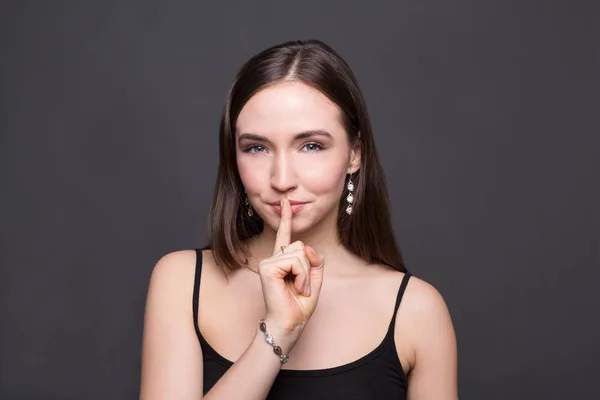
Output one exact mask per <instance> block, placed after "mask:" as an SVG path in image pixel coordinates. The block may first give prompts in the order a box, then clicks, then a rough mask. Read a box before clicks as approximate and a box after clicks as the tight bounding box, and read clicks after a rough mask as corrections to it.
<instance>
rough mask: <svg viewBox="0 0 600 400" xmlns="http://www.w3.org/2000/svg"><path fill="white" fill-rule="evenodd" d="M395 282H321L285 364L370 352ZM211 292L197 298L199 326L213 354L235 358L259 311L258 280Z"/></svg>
mask: <svg viewBox="0 0 600 400" xmlns="http://www.w3.org/2000/svg"><path fill="white" fill-rule="evenodd" d="M399 284H400V281H399V280H398V281H395V280H393V279H392V280H389V279H388V280H373V281H371V282H369V281H366V282H365V281H360V280H357V279H354V280H352V279H348V280H340V281H330V282H328V285H326V284H325V283H324V284H323V290H322V291H321V294H320V297H319V303H318V305H317V308H316V310H315V313H314V314H313V316H312V317H311V319H310V320H309V322H308V324H307V326H306V328H305V329H304V331H303V333H302V335H301V337H300V339H299V340H298V342H297V343H296V346H295V347H294V350H293V357H291V358H290V361H289V362H288V363H287V364H286V366H285V368H286V369H291V370H316V369H326V368H332V367H335V366H342V365H346V364H349V363H352V362H354V361H356V360H359V359H361V358H362V357H364V356H365V355H368V354H369V353H371V352H372V351H373V350H374V349H376V348H377V347H378V346H380V345H381V343H382V341H383V340H384V338H385V337H386V335H387V333H388V331H389V328H390V322H391V320H392V317H393V314H394V304H395V299H396V294H397V290H398V286H399ZM217 293H219V297H218V298H211V299H207V300H206V301H204V299H202V300H203V301H201V302H200V303H201V304H200V315H201V317H200V321H199V325H200V330H201V331H202V334H203V336H204V337H205V339H206V341H207V342H208V343H209V344H210V345H211V346H212V347H213V349H214V350H215V351H216V352H217V353H219V354H220V355H221V356H222V357H224V358H226V359H228V360H231V361H235V360H237V359H238V358H239V357H240V356H241V354H243V352H244V351H245V350H246V348H247V347H248V345H249V344H250V342H251V341H252V339H253V338H254V335H255V334H256V328H257V323H258V320H259V319H260V318H262V317H263V316H264V313H265V307H264V302H263V297H262V290H261V287H260V282H258V281H257V282H256V284H255V285H236V284H235V282H234V283H232V284H231V286H229V287H226V288H221V290H220V291H218V292H217ZM276 339H277V338H275V340H276ZM392 350H393V348H392ZM400 358H401V359H402V358H404V356H403V355H402V354H401V355H400Z"/></svg>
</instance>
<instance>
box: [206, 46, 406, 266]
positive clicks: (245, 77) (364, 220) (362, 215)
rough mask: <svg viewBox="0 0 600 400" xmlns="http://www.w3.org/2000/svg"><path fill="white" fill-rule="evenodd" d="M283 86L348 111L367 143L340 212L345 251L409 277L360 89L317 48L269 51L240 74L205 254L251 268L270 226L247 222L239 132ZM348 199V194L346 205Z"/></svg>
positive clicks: (350, 127) (225, 126) (222, 141)
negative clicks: (252, 246)
mask: <svg viewBox="0 0 600 400" xmlns="http://www.w3.org/2000/svg"><path fill="white" fill-rule="evenodd" d="M284 80H296V81H301V82H303V83H305V84H308V85H310V86H312V87H314V88H316V89H317V90H319V91H321V92H322V93H323V94H325V95H326V96H327V97H328V98H329V99H330V100H331V101H333V102H334V103H335V104H336V105H337V106H338V107H339V109H340V110H341V114H342V123H343V125H344V127H345V129H346V132H347V134H348V139H349V142H350V143H351V144H356V143H357V142H358V141H360V146H361V165H360V169H359V170H358V171H357V172H355V173H354V174H352V176H351V179H352V181H353V182H354V187H355V190H354V193H353V194H354V202H353V211H352V215H348V214H347V213H346V211H345V208H346V206H345V205H344V204H345V203H344V201H340V207H339V209H338V233H339V237H340V239H341V242H342V244H343V245H344V246H345V247H346V248H347V249H348V250H349V251H351V252H352V253H354V254H356V255H357V256H358V257H360V258H361V259H363V260H365V261H367V262H369V263H381V264H385V265H387V266H389V267H391V268H394V269H397V270H399V271H402V272H405V271H406V268H405V266H404V262H403V259H402V254H401V252H400V250H399V249H398V248H397V247H396V243H395V240H394V234H393V230H392V226H391V222H390V213H389V204H388V203H389V200H388V192H387V184H386V181H385V176H384V174H383V169H382V168H381V164H380V163H379V158H378V156H377V151H376V149H375V143H374V141H373V135H372V131H371V122H370V120H369V115H368V113H367V108H366V105H365V101H364V99H363V96H362V93H361V91H360V88H359V86H358V82H357V80H356V77H355V76H354V74H353V73H352V70H351V69H350V67H349V66H348V64H347V63H346V62H345V61H344V60H343V59H342V58H341V57H340V56H339V55H338V54H337V53H336V52H335V51H334V50H333V49H331V48H330V47H329V46H327V45H326V44H325V43H323V42H321V41H318V40H307V41H292V42H286V43H283V44H280V45H277V46H274V47H271V48H268V49H266V50H264V51H262V52H260V53H259V54H257V55H255V56H254V57H252V58H251V59H250V60H248V61H247V62H246V63H245V64H244V65H243V66H242V68H241V69H240V71H239V72H238V74H237V77H236V79H235V81H234V83H233V86H232V87H231V89H230V91H229V94H228V97H227V103H226V104H225V107H224V109H223V113H222V116H221V125H220V133H219V135H220V137H219V148H220V150H219V157H220V161H219V171H218V174H217V181H216V184H215V188H214V197H213V200H212V205H211V210H210V216H209V241H208V245H207V246H206V247H205V248H210V249H211V250H212V252H213V254H214V256H215V260H216V262H217V264H218V265H220V266H221V268H223V269H224V270H225V271H233V270H235V269H238V268H240V267H242V266H243V265H244V264H246V263H247V259H246V257H247V256H248V255H247V254H246V251H245V247H244V241H245V240H247V239H249V238H251V237H252V236H254V235H257V234H258V233H260V232H262V229H263V221H262V220H261V218H260V217H259V216H258V215H257V214H256V213H255V214H254V215H253V216H248V214H247V206H246V205H245V204H244V199H245V194H244V188H243V186H242V181H241V179H240V176H239V172H238V170H237V162H236V144H235V124H236V121H237V118H238V115H239V113H240V111H241V110H242V107H243V106H244V105H245V104H246V102H247V101H248V100H249V99H250V97H252V95H254V94H255V93H256V92H257V91H258V90H260V89H261V88H263V87H265V86H266V85H270V84H273V83H277V82H280V81H284ZM346 196H347V193H346V190H344V193H343V197H342V198H341V199H345V197H346ZM341 199H340V200H341Z"/></svg>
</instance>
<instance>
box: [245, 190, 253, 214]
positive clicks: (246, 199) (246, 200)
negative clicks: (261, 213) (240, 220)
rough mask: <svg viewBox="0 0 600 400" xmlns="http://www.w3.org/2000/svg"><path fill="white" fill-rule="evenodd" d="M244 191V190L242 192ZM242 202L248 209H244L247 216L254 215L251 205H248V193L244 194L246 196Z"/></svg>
mask: <svg viewBox="0 0 600 400" xmlns="http://www.w3.org/2000/svg"><path fill="white" fill-rule="evenodd" d="M244 193H246V192H244ZM244 204H246V206H247V207H248V211H246V214H248V216H249V217H251V216H253V215H254V210H253V209H252V206H251V205H250V202H249V201H248V195H247V194H246V196H245V197H244Z"/></svg>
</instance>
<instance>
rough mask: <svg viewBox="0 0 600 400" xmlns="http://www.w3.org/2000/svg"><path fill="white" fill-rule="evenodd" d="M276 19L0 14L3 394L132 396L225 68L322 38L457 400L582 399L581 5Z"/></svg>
mask: <svg viewBox="0 0 600 400" xmlns="http://www.w3.org/2000/svg"><path fill="white" fill-rule="evenodd" d="M215 3H216V2H215ZM282 3H283V2H268V1H261V2H246V1H236V2H228V3H221V4H220V5H209V4H208V2H206V3H205V2H197V1H196V2H192V1H190V2H181V3H175V2H167V1H164V2H157V1H146V2H143V1H128V2H125V1H96V2H84V1H71V2H66V1H62V2H58V1H53V2H49V1H48V2H46V1H13V2H2V5H1V6H0V7H1V8H0V15H1V17H0V35H1V36H0V50H1V53H0V96H1V103H0V104H1V108H0V133H1V136H0V146H1V147H0V179H1V196H0V265H1V272H0V274H1V275H0V317H1V320H0V324H1V327H0V397H1V398H2V399H25V398H44V399H131V398H135V397H136V396H137V395H138V390H139V389H138V385H139V372H140V346H141V334H142V321H143V309H144V302H145V295H146V289H147V284H148V279H149V276H150V272H151V270H152V267H153V265H154V263H155V262H156V261H157V260H158V258H159V257H160V256H162V255H163V254H165V253H167V252H170V251H173V250H177V249H184V248H193V247H197V246H200V245H201V244H203V240H204V238H205V237H206V234H205V226H206V217H207V211H208V206H209V199H210V197H211V194H212V185H213V182H214V178H215V174H216V167H217V160H216V155H217V128H218V120H219V116H220V110H221V107H222V104H223V102H224V100H225V95H226V91H227V90H228V88H229V86H230V84H231V82H232V80H233V77H234V74H235V72H236V70H237V69H238V68H239V67H240V66H241V64H242V63H243V62H244V61H245V60H246V59H247V58H248V57H250V56H251V55H253V54H254V53H256V52H258V51H260V50H262V49H263V48H265V47H267V46H270V45H273V44H276V43H279V42H282V41H286V40H290V39H298V38H302V39H305V38H319V39H321V40H324V41H325V42H327V43H329V44H330V45H331V46H333V47H334V48H335V49H336V50H338V51H339V52H340V53H341V55H342V56H344V57H345V58H346V59H347V60H348V62H349V63H350V64H351V65H352V67H353V68H354V70H355V72H356V74H357V76H358V78H359V80H360V82H361V85H362V88H363V90H364V93H365V96H366V99H367V103H368V106H369V109H370V112H371V115H372V119H373V123H374V128H375V135H376V142H377V145H378V148H379V150H380V153H381V158H382V162H383V164H384V167H385V170H386V173H387V178H388V182H389V185H390V195H391V199H392V204H393V205H392V213H393V223H394V227H395V229H396V233H397V239H398V241H399V244H400V246H401V248H402V250H403V252H404V255H405V258H406V261H407V265H408V267H409V269H411V271H412V272H413V273H415V274H416V275H417V276H419V277H421V278H423V279H425V280H427V281H429V282H431V283H432V284H434V285H435V286H436V287H437V288H438V289H439V290H440V292H441V293H442V294H443V296H444V297H445V299H446V301H447V303H448V305H449V308H450V311H451V314H452V317H453V320H454V324H455V328H456V332H457V335H458V345H459V389H460V397H461V400H464V399H484V398H485V399H488V400H493V399H507V398H510V399H567V398H568V399H591V398H600V395H599V393H598V392H599V391H598V389H597V373H598V367H597V365H598V357H599V356H600V346H599V344H598V343H597V341H598V339H599V338H600V323H599V321H598V311H597V309H598V306H599V305H600V304H599V303H600V301H599V299H598V295H597V291H596V287H597V282H598V279H599V278H600V273H599V267H600V250H599V249H600V234H599V228H600V216H599V212H598V205H599V204H600V190H599V188H598V171H600V162H599V161H598V156H597V152H598V147H599V146H600V139H599V138H598V128H599V127H600V124H599V121H598V110H599V109H600V107H599V105H600V103H599V102H598V97H599V96H598V94H599V79H598V74H599V72H598V71H599V70H600V69H599V68H600V65H599V59H598V56H599V55H600V52H599V44H598V43H599V42H598V38H599V37H600V32H599V29H598V25H597V21H598V17H599V13H598V12H597V11H598V7H597V6H596V5H595V4H594V2H592V1H590V2H587V3H584V2H572V1H571V2H570V1H564V2H558V1H539V2H537V3H534V2H530V1H492V0H488V1H475V0H474V1H463V0H460V1H446V0H431V1H424V0H418V1H417V0H411V1H408V0H403V1H396V2H392V1H390V2H380V3H374V2H372V3H370V4H367V3H366V2H358V1H349V2H348V1H344V2H342V1H340V2H335V3H334V2H321V1H318V0H305V1H303V2H289V3H288V4H282ZM190 285H192V282H190Z"/></svg>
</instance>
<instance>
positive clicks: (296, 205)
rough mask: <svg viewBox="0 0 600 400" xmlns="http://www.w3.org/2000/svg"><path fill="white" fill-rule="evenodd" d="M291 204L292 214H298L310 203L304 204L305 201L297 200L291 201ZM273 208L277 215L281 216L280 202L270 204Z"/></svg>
mask: <svg viewBox="0 0 600 400" xmlns="http://www.w3.org/2000/svg"><path fill="white" fill-rule="evenodd" d="M289 202H290V206H291V209H292V214H297V213H299V212H300V210H302V209H303V208H304V206H305V205H306V204H308V203H306V202H303V201H296V200H289ZM270 205H271V207H273V210H274V211H275V212H276V213H277V214H281V206H280V205H279V202H277V203H270Z"/></svg>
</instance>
